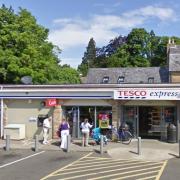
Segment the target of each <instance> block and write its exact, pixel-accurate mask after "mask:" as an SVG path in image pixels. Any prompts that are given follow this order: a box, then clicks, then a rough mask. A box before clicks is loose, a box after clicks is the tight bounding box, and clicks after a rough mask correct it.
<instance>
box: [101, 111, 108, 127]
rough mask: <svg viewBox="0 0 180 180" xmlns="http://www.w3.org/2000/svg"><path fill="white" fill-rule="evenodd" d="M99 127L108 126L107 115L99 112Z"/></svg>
mask: <svg viewBox="0 0 180 180" xmlns="http://www.w3.org/2000/svg"><path fill="white" fill-rule="evenodd" d="M98 118H99V127H100V128H108V127H109V115H108V114H99V116H98Z"/></svg>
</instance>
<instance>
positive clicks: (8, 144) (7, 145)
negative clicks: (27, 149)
mask: <svg viewBox="0 0 180 180" xmlns="http://www.w3.org/2000/svg"><path fill="white" fill-rule="evenodd" d="M9 149H10V135H6V151H9Z"/></svg>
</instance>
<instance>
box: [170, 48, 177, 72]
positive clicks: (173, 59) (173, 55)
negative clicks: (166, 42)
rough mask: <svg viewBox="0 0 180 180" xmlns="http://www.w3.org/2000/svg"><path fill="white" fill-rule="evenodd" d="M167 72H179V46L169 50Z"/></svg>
mask: <svg viewBox="0 0 180 180" xmlns="http://www.w3.org/2000/svg"><path fill="white" fill-rule="evenodd" d="M169 71H180V46H179V45H174V46H171V47H170V48H169Z"/></svg>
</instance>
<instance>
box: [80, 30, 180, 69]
mask: <svg viewBox="0 0 180 180" xmlns="http://www.w3.org/2000/svg"><path fill="white" fill-rule="evenodd" d="M171 38H173V39H174V41H175V43H176V44H180V38H178V37H171ZM168 39H169V37H166V36H156V35H155V33H154V32H153V31H150V32H147V31H146V30H145V29H144V28H134V29H132V31H131V32H130V33H129V34H128V35H127V37H126V36H125V37H122V36H119V37H117V38H115V39H114V40H111V41H110V43H109V44H108V45H107V46H103V47H102V48H96V50H97V52H96V58H93V61H91V60H89V61H90V62H93V64H91V66H88V67H97V68H98V67H99V68H108V67H149V66H152V67H153V66H164V65H166V63H167V54H166V52H167V43H168ZM83 65H84V64H83V62H82V64H81V65H80V66H82V67H84V66H83ZM84 68H86V71H87V66H86V67H84Z"/></svg>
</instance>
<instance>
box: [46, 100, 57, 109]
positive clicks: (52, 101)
mask: <svg viewBox="0 0 180 180" xmlns="http://www.w3.org/2000/svg"><path fill="white" fill-rule="evenodd" d="M56 105H57V101H56V99H46V107H52V106H56Z"/></svg>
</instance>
